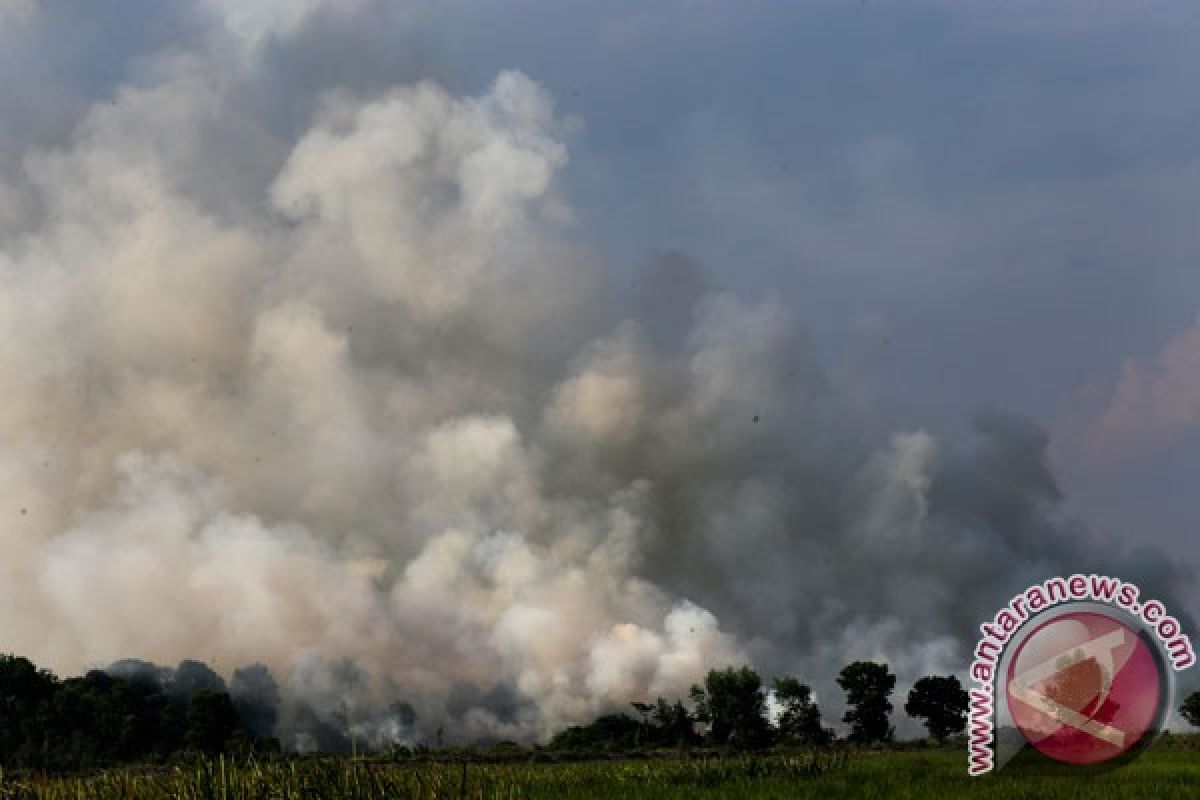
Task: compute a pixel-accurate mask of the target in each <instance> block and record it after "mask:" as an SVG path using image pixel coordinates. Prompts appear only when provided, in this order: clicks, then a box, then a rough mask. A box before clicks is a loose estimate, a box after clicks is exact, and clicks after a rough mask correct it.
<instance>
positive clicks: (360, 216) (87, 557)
mask: <svg viewBox="0 0 1200 800" xmlns="http://www.w3.org/2000/svg"><path fill="white" fill-rule="evenodd" d="M340 5H341V4H339V6H340ZM361 5H362V7H361V8H360V7H358V6H353V5H352V4H348V5H347V6H346V7H345V8H342V7H339V8H336V9H335V8H332V7H326V6H325V5H323V4H321V3H318V2H316V0H313V1H312V2H305V3H299V4H293V3H260V4H252V5H249V6H248V5H245V4H242V3H224V2H213V3H207V4H200V5H198V6H195V7H193V8H191V9H189V11H188V13H187V15H186V16H185V18H184V20H183V21H176V24H175V28H172V30H175V29H178V30H181V31H183V32H184V33H183V38H182V39H180V40H177V41H174V42H173V43H172V44H171V45H170V46H165V45H164V46H163V47H162V48H161V49H158V50H155V51H153V52H152V54H150V55H147V56H145V57H144V58H142V59H141V60H140V61H139V62H138V67H137V69H136V70H134V74H132V75H131V76H130V77H129V78H128V79H122V80H120V81H118V82H117V83H116V84H115V85H114V87H113V88H112V90H111V92H110V93H106V94H105V95H104V96H103V97H100V98H99V99H96V98H92V99H90V100H89V101H88V103H87V105H86V107H84V108H80V109H78V110H77V111H76V112H68V111H64V112H63V113H62V114H60V115H57V116H55V117H54V120H57V121H58V122H57V124H60V125H68V123H69V125H68V127H67V129H65V130H58V131H57V133H55V135H53V136H50V135H47V136H46V137H42V136H40V135H39V136H30V137H29V138H28V139H27V140H19V141H10V142H5V143H4V147H3V148H0V152H3V153H16V154H17V155H14V156H13V157H12V158H8V159H7V160H6V163H4V164H3V166H2V167H0V174H2V175H4V176H6V180H5V183H4V187H3V190H2V191H0V385H3V386H4V387H5V397H4V402H3V403H2V404H0V442H3V445H2V446H0V478H2V480H0V548H2V550H3V553H4V558H3V559H0V587H2V588H0V630H2V631H3V639H2V640H0V647H2V648H3V649H5V650H11V651H15V652H19V653H22V654H27V655H29V656H30V657H32V658H34V659H35V660H37V661H39V662H41V663H44V664H46V665H48V666H51V667H53V668H55V669H58V670H63V671H70V670H79V669H84V668H87V667H89V666H95V665H104V664H109V663H111V662H114V661H117V660H118V659H123V658H127V657H137V658H141V659H146V660H147V662H144V663H141V664H138V663H135V662H128V661H127V662H124V666H123V667H122V668H123V669H125V670H126V671H127V672H128V673H129V674H140V672H145V671H149V672H150V673H153V674H155V675H159V678H157V679H160V680H161V679H163V678H162V675H163V674H165V673H163V672H162V670H161V668H156V667H154V666H153V664H155V663H162V664H175V663H178V662H180V660H181V659H186V658H190V657H195V658H202V659H204V661H205V662H207V663H208V664H209V665H210V666H211V667H212V668H213V670H215V671H216V672H213V671H212V670H209V669H208V667H204V666H203V665H198V664H195V663H193V664H191V665H190V666H189V665H187V664H181V665H180V667H179V668H178V669H176V670H175V671H174V673H173V674H174V678H173V680H174V681H175V682H176V683H181V682H184V681H186V682H187V683H188V685H189V686H191V685H196V686H201V685H203V686H213V685H219V686H222V687H223V686H225V685H226V684H225V680H224V679H222V678H221V677H220V675H218V674H217V673H222V674H224V675H225V676H226V678H227V679H228V681H229V684H228V685H229V688H230V690H231V692H232V693H233V695H234V697H235V700H237V701H238V702H239V703H240V704H241V705H242V707H243V708H244V709H252V710H254V713H253V714H251V716H252V717H253V722H252V724H253V725H255V726H256V727H257V728H258V729H259V730H260V731H261V730H266V729H271V728H277V729H278V730H280V731H282V732H283V733H284V734H285V737H287V738H286V741H285V744H287V745H288V746H293V747H299V748H307V747H318V746H323V747H344V736H345V733H346V731H347V730H350V731H354V732H355V735H359V736H362V737H363V738H364V740H373V741H386V740H391V741H414V740H416V739H418V738H422V737H423V738H424V739H425V740H428V739H430V738H431V737H432V735H433V731H435V730H436V729H439V728H442V729H444V730H445V734H446V737H447V740H448V741H474V740H477V739H480V738H511V739H519V740H523V741H529V740H533V739H537V738H541V737H545V736H547V735H549V734H551V733H553V732H554V731H556V730H558V729H560V728H562V727H563V726H565V725H567V724H571V723H576V722H580V721H582V720H586V719H588V718H589V717H590V716H592V715H595V714H597V713H600V712H602V711H605V710H607V709H610V708H613V707H620V706H622V705H623V704H625V703H627V702H629V701H630V700H638V699H645V698H647V697H652V696H655V695H658V694H665V695H669V696H673V695H680V694H683V693H684V692H685V691H686V688H687V686H688V685H690V684H691V683H693V682H695V681H698V680H700V679H701V678H702V676H703V674H704V672H705V671H706V670H707V669H709V668H710V667H713V666H721V665H725V664H729V663H739V662H742V661H750V662H752V663H754V664H755V665H757V666H758V667H759V668H760V669H762V670H763V671H764V672H765V673H766V674H767V675H771V674H784V673H787V674H799V675H800V676H801V677H803V678H804V679H806V680H809V681H811V682H813V683H815V685H816V686H817V688H818V691H819V692H820V695H821V697H822V698H823V699H825V698H829V700H830V701H831V702H830V708H835V707H836V703H835V702H833V700H834V698H835V697H836V696H837V695H838V693H837V691H836V689H835V688H833V684H832V677H833V676H834V675H835V674H836V670H837V669H838V668H839V667H840V666H841V665H842V664H843V663H845V661H846V660H848V659H852V658H859V657H879V658H886V659H888V660H889V661H890V662H891V663H892V664H893V666H894V667H895V668H896V669H897V670H898V671H899V672H900V674H901V677H902V680H911V679H913V678H915V677H917V676H919V674H922V673H924V672H926V671H929V670H942V671H946V670H951V671H952V670H958V669H960V668H962V666H963V664H964V661H965V656H966V653H967V647H968V646H969V644H968V640H969V638H970V636H971V634H972V631H973V630H974V627H975V625H976V624H977V623H978V622H979V621H980V620H981V619H983V618H984V617H985V616H986V615H989V614H990V612H991V611H992V610H993V608H994V607H996V606H997V605H999V604H1001V603H1003V602H1004V600H1005V599H1006V598H1007V596H1008V595H1009V594H1010V593H1011V592H1012V591H1014V590H1017V589H1020V588H1022V587H1024V586H1025V585H1026V584H1027V583H1029V582H1032V581H1035V580H1039V579H1041V578H1043V577H1045V576H1046V575H1048V574H1053V573H1058V572H1062V571H1075V570H1080V569H1089V568H1093V567H1096V566H1098V565H1101V564H1113V563H1117V564H1119V565H1120V566H1119V567H1116V568H1113V571H1114V572H1119V573H1120V574H1122V575H1124V576H1125V577H1129V578H1136V579H1140V580H1143V581H1144V582H1146V583H1147V588H1148V589H1152V590H1154V591H1157V592H1159V593H1163V594H1169V592H1170V591H1172V590H1173V589H1175V588H1178V587H1179V586H1181V585H1183V583H1182V582H1183V581H1184V580H1185V579H1186V577H1187V576H1183V575H1179V574H1177V572H1176V570H1175V568H1173V567H1172V566H1170V565H1169V564H1167V563H1166V562H1165V561H1163V560H1162V559H1158V558H1156V557H1155V556H1154V555H1153V554H1152V553H1151V554H1146V553H1142V554H1140V555H1138V556H1137V557H1136V558H1133V559H1132V560H1129V559H1126V558H1125V556H1124V555H1122V554H1121V553H1120V552H1119V548H1113V547H1107V548H1105V549H1104V550H1102V551H1096V552H1102V553H1103V555H1102V556H1098V555H1095V554H1094V552H1093V551H1092V550H1090V549H1087V548H1088V545H1089V543H1090V542H1091V541H1092V540H1091V539H1090V537H1089V536H1088V535H1087V534H1086V532H1085V531H1082V530H1081V529H1080V528H1079V526H1078V525H1077V524H1076V523H1073V522H1072V521H1071V520H1070V519H1067V518H1065V517H1064V516H1063V514H1062V512H1061V511H1060V508H1059V504H1060V496H1059V490H1058V488H1057V486H1056V484H1055V481H1054V478H1053V475H1052V473H1051V470H1050V467H1049V465H1048V460H1047V455H1046V449H1047V440H1046V437H1045V436H1044V435H1043V434H1042V433H1041V432H1040V431H1038V430H1037V429H1036V428H1035V427H1034V426H1033V425H1032V424H1030V423H1028V422H1025V421H1023V420H1020V419H1016V418H1010V417H1006V416H1004V415H1000V414H986V415H983V416H981V417H980V418H979V419H978V420H977V421H976V425H975V435H974V438H973V439H972V440H971V441H969V442H946V441H941V440H939V439H937V438H935V437H934V436H932V435H931V434H929V433H926V432H923V431H920V430H914V431H900V432H891V431H885V430H880V429H879V427H878V426H877V425H876V423H875V422H874V421H872V420H871V419H867V418H864V417H863V416H862V415H861V414H860V413H859V412H856V411H854V410H853V406H854V404H851V403H848V402H847V401H846V399H845V398H846V394H845V392H844V391H843V390H842V389H839V387H838V386H837V385H835V383H834V382H833V381H832V380H831V379H830V378H829V377H828V375H827V372H826V370H824V369H823V368H822V365H821V364H820V362H819V358H818V356H817V354H815V353H814V352H813V351H812V349H811V347H810V344H809V342H808V341H807V340H806V338H805V336H804V335H803V331H802V329H801V327H800V326H799V321H797V320H794V319H792V318H791V317H790V315H789V313H788V311H787V309H785V308H783V307H782V306H781V305H780V304H778V303H777V302H775V301H772V300H770V299H767V300H763V301H749V300H746V299H744V298H740V297H738V296H737V295H736V294H733V293H727V292H722V291H720V290H719V289H714V288H713V287H711V286H710V285H709V284H708V282H707V281H706V280H705V279H704V277H703V275H702V271H701V270H700V269H699V268H698V267H696V266H695V265H693V264H692V263H691V262H690V261H688V259H687V258H685V257H683V256H680V255H677V254H673V255H668V256H665V257H663V258H662V259H660V260H659V261H658V262H657V263H656V264H655V265H653V266H652V267H651V268H650V270H649V274H648V275H647V279H646V281H645V282H644V287H645V290H644V291H643V292H641V293H639V296H638V297H636V298H634V299H626V298H624V297H623V295H622V292H621V291H620V290H619V288H618V287H616V286H615V285H613V283H611V282H610V281H608V280H607V279H606V267H605V265H604V264H603V263H601V262H600V260H599V258H598V257H597V256H596V255H594V254H593V253H592V252H590V251H589V250H588V248H587V247H586V246H585V245H582V244H580V242H585V241H586V240H587V235H586V231H587V227H586V226H587V222H586V219H582V218H580V216H579V215H578V214H577V212H576V211H574V210H573V208H572V206H571V203H570V198H569V197H567V196H566V192H565V191H564V189H563V186H562V185H561V180H560V175H561V171H562V170H563V168H564V166H565V165H566V164H567V162H568V159H569V152H570V151H569V145H570V144H571V140H572V136H573V135H574V131H576V130H577V129H578V126H579V125H580V124H581V123H580V121H579V120H573V119H569V118H564V117H563V116H562V115H561V114H559V113H558V112H557V111H556V109H555V105H554V100H553V98H552V97H551V96H550V94H549V93H548V92H547V91H546V90H545V89H544V88H542V86H540V85H539V83H538V82H537V81H536V80H535V79H534V78H532V77H530V76H527V75H524V74H521V73H518V72H505V73H502V74H500V75H498V76H496V77H495V78H494V80H492V81H491V83H490V84H489V85H487V86H486V87H484V88H483V89H481V90H479V91H477V92H467V93H464V92H460V91H450V90H448V89H447V88H444V86H442V85H441V84H439V83H438V82H436V81H433V80H409V79H407V78H404V77H403V76H402V78H401V79H399V80H396V81H393V82H390V84H385V83H384V82H382V81H381V80H380V78H379V76H378V75H376V76H374V77H373V78H372V79H371V80H367V79H363V80H362V81H361V83H360V84H356V83H354V82H352V81H348V82H346V83H343V84H340V85H329V86H320V87H317V88H318V89H319V91H318V90H314V89H313V87H311V86H309V85H307V84H305V85H302V86H300V88H297V84H288V83H287V82H286V81H285V80H284V78H283V77H282V76H281V74H280V73H279V71H278V64H279V63H280V61H281V59H282V60H286V59H287V58H289V57H292V58H298V56H297V55H296V54H295V53H296V50H297V49H298V48H304V47H312V46H314V45H313V42H314V41H317V40H319V38H320V31H321V30H322V27H321V26H322V25H329V26H333V27H335V28H336V26H337V25H339V24H341V23H339V21H338V18H339V15H346V14H356V13H357V14H368V13H369V9H368V8H367V6H368V4H361ZM347 8H348V9H349V10H347ZM0 9H4V11H3V13H2V14H0V25H7V26H9V27H8V28H7V29H6V30H5V32H4V33H3V34H2V35H4V36H9V37H12V36H18V35H21V31H25V32H27V34H28V35H35V34H36V32H37V31H39V30H43V28H39V23H38V15H39V14H40V13H42V12H40V11H39V10H38V9H37V7H36V6H35V5H34V4H32V3H27V2H24V3H20V2H19V3H8V4H6V5H2V6H0ZM18 19H19V20H20V28H19V29H18V28H17V27H16V26H17V24H18V23H17V20H18ZM31 31H32V32H33V33H29V32H31ZM289 54H291V55H289ZM267 95H270V96H271V98H272V102H259V101H260V100H262V99H263V98H264V97H266V96H267ZM289 103H290V104H291V105H290V108H289V110H288V113H287V114H286V115H280V114H279V113H277V112H278V109H279V108H280V107H281V105H286V104H289ZM68 105H70V104H69V103H68ZM582 124H586V120H583V121H582ZM27 134H28V131H25V132H24V133H22V135H27ZM47 141H50V142H61V144H57V143H56V144H53V145H47V144H45V143H44V142H47ZM1122 567H1124V568H1122ZM251 664H256V665H258V666H255V667H245V665H251ZM117 669H118V667H116V666H114V670H117ZM235 669H236V670H237V671H236V672H235ZM280 697H283V698H284V700H283V701H282V705H281V701H280ZM277 709H278V711H277ZM339 715H340V716H339ZM339 737H342V738H341V739H339Z"/></svg>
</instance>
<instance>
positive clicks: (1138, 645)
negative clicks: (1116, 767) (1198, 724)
mask: <svg viewBox="0 0 1200 800" xmlns="http://www.w3.org/2000/svg"><path fill="white" fill-rule="evenodd" d="M1005 688H1006V691H1007V695H1008V708H1009V712H1010V713H1011V714H1012V718H1013V722H1014V723H1016V725H1017V727H1018V728H1019V729H1020V731H1021V733H1022V734H1023V735H1024V736H1025V739H1026V740H1027V741H1028V742H1029V743H1030V744H1032V745H1033V746H1034V747H1036V748H1037V749H1038V750H1040V751H1041V752H1042V753H1044V754H1045V755H1047V756H1049V757H1050V758H1053V759H1055V760H1057V761H1063V762H1066V763H1069V764H1097V763H1100V762H1101V761H1107V760H1109V759H1111V758H1116V757H1117V756H1119V755H1122V754H1123V753H1126V752H1128V751H1129V750H1130V749H1131V748H1133V747H1134V746H1136V745H1137V744H1138V743H1139V742H1140V741H1142V740H1143V738H1144V737H1145V736H1146V734H1147V732H1149V731H1151V729H1152V728H1153V727H1154V725H1155V723H1156V722H1157V719H1158V715H1159V709H1160V706H1161V702H1162V699H1163V696H1164V692H1165V687H1164V686H1163V680H1162V677H1161V673H1160V670H1159V664H1158V661H1157V659H1156V658H1155V655H1154V653H1153V652H1152V650H1151V649H1150V647H1149V646H1148V645H1147V644H1146V642H1145V641H1144V640H1143V638H1142V637H1141V636H1139V635H1138V634H1137V632H1136V631H1134V630H1133V629H1132V628H1130V627H1129V626H1128V625H1126V624H1125V623H1124V622H1121V621H1120V620H1118V619H1116V618H1114V617H1110V616H1108V615H1107V614H1102V613H1097V612H1091V611H1076V612H1068V613H1066V614H1062V615H1061V616H1057V617H1055V618H1053V619H1051V620H1049V621H1047V622H1045V623H1043V624H1041V625H1039V626H1038V627H1037V628H1035V629H1034V630H1033V631H1032V632H1031V633H1030V634H1029V635H1028V636H1026V637H1025V640H1024V641H1022V642H1021V643H1020V646H1019V647H1018V648H1017V650H1016V652H1015V654H1014V655H1013V658H1012V661H1011V662H1010V663H1009V666H1008V680H1007V682H1006V684H1005Z"/></svg>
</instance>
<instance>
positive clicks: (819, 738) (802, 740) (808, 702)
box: [775, 678, 833, 745]
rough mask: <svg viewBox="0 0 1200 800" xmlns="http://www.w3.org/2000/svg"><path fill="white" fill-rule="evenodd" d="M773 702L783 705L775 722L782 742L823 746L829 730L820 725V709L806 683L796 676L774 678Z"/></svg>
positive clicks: (827, 738) (831, 735) (831, 734)
mask: <svg viewBox="0 0 1200 800" xmlns="http://www.w3.org/2000/svg"><path fill="white" fill-rule="evenodd" d="M775 701H776V702H777V703H779V705H780V706H781V707H782V709H781V711H780V713H779V720H778V722H777V723H776V729H777V730H778V732H779V738H780V739H781V740H782V741H785V742H790V743H794V744H805V745H823V744H828V743H829V741H830V740H831V739H832V738H833V733H832V731H830V730H828V729H826V728H822V727H821V711H820V709H818V708H817V704H816V703H815V702H813V697H812V689H810V688H809V687H808V686H807V685H806V684H803V683H800V681H798V680H796V679H795V678H776V679H775Z"/></svg>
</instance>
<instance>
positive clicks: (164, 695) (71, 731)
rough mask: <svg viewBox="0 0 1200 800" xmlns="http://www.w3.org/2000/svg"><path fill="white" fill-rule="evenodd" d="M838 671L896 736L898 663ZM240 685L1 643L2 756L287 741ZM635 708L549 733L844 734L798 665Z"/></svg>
mask: <svg viewBox="0 0 1200 800" xmlns="http://www.w3.org/2000/svg"><path fill="white" fill-rule="evenodd" d="M156 669H158V670H159V672H155V670H156ZM164 672H169V673H170V675H169V677H168V676H166V675H165V674H162V673H164ZM837 683H838V685H839V686H840V687H841V689H842V691H843V692H844V693H845V700H846V712H845V714H844V715H843V717H842V722H843V723H844V724H845V726H846V730H847V734H846V737H845V741H847V742H849V743H853V744H859V745H864V746H872V745H879V744H883V743H886V742H890V741H891V740H892V739H893V737H894V735H895V728H894V727H893V726H892V722H891V717H892V713H893V711H894V708H893V705H892V695H893V693H894V691H895V686H896V676H895V675H894V674H893V673H892V672H891V670H890V669H889V667H888V665H887V664H881V663H876V662H871V661H855V662H853V663H851V664H847V665H846V666H845V667H844V668H843V669H842V670H841V672H840V673H839V674H838V678H837ZM232 687H233V689H234V691H233V692H232V693H231V692H229V691H226V690H225V684H224V681H223V680H222V679H221V678H220V677H219V676H218V675H216V673H214V672H213V671H212V670H211V669H209V668H208V667H206V666H205V665H203V664H201V663H200V662H194V661H184V662H183V663H181V664H180V665H179V667H177V668H176V669H174V670H163V669H161V668H154V667H153V665H148V664H145V663H144V662H118V664H115V665H113V666H112V667H110V668H109V669H108V670H92V671H90V672H88V673H87V674H85V675H83V676H81V677H76V678H67V679H60V678H58V677H57V676H55V675H54V674H53V673H51V672H49V671H47V670H44V669H39V668H37V667H36V666H35V665H34V664H33V663H32V662H31V661H29V660H28V659H25V658H21V657H18V656H11V655H8V656H4V655H0V766H2V767H10V768H11V767H26V768H38V769H59V770H64V769H81V768H88V767H93V766H104V765H113V764H122V763H139V762H161V761H164V760H167V759H170V758H172V757H177V756H180V755H186V754H206V755H215V754H218V753H241V754H249V753H259V754H264V753H277V752H279V751H280V745H279V742H278V740H277V739H275V738H273V737H272V734H273V732H274V728H275V722H276V719H275V717H276V707H277V705H278V700H279V698H278V690H277V687H276V686H275V684H274V681H273V680H272V679H271V678H270V674H269V672H267V670H266V668H265V667H262V666H254V667H247V668H243V669H242V670H238V671H237V672H236V673H235V674H234V683H233V684H232ZM967 705H968V696H967V692H966V691H965V690H964V689H963V687H962V685H961V684H960V683H959V681H958V679H957V678H956V677H954V676H953V675H928V676H926V677H923V678H921V679H920V680H918V681H917V682H916V683H915V684H914V685H913V687H912V689H911V690H910V691H909V693H908V696H907V698H906V702H905V703H904V711H905V712H906V713H907V714H908V715H909V716H911V717H913V718H915V719H918V720H920V721H921V722H922V723H923V724H924V725H925V727H926V728H927V730H928V731H929V735H930V736H931V737H932V738H934V739H936V740H938V741H939V742H943V741H945V740H946V739H947V738H949V737H951V736H953V735H955V734H958V733H961V732H962V731H963V730H964V728H965V725H966V718H967ZM631 707H632V709H633V711H634V712H635V713H634V715H630V714H627V713H614V714H607V715H604V716H601V717H599V718H597V719H596V720H594V721H593V722H591V723H590V724H587V725H577V726H573V727H570V728H567V729H566V730H564V731H562V732H560V733H558V734H557V735H556V736H554V737H553V738H552V739H551V741H550V742H549V745H548V746H549V747H550V748H551V749H555V750H571V751H576V752H594V751H619V750H636V749H639V748H653V747H687V746H692V745H710V746H718V747H731V748H736V749H759V748H766V747H771V746H775V745H784V746H788V745H797V746H824V745H828V744H831V743H833V741H834V740H835V735H834V731H833V730H832V729H831V728H829V727H827V726H825V725H824V723H823V721H822V717H821V712H820V709H819V708H818V706H817V703H816V699H815V697H814V695H813V692H812V689H811V687H809V686H808V685H807V684H805V683H802V682H800V681H799V680H798V679H796V678H793V677H783V678H776V679H774V680H773V681H772V682H771V684H770V685H769V686H767V685H764V683H763V681H762V679H761V677H760V676H759V674H758V673H757V672H755V671H754V670H753V669H751V668H750V667H748V666H742V667H727V668H724V669H714V670H711V671H709V673H708V674H707V676H706V677H705V679H704V682H703V684H697V685H695V686H693V687H692V688H691V690H690V691H689V692H688V694H687V700H686V703H685V701H684V700H683V699H681V698H676V699H674V700H668V699H667V698H663V697H660V698H658V699H657V700H656V701H655V702H653V703H645V702H634V703H632V704H631ZM1180 712H1181V714H1182V716H1183V718H1184V719H1186V720H1187V721H1188V722H1189V723H1191V724H1192V725H1195V726H1198V727H1200V692H1194V693H1192V694H1191V695H1189V696H1188V697H1187V698H1186V700H1185V701H1184V703H1183V705H1182V706H1181V707H1180ZM332 741H333V740H332V739H331V740H330V742H332ZM321 749H322V750H325V749H326V747H325V746H324V745H322V746H321Z"/></svg>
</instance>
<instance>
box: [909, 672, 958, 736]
mask: <svg viewBox="0 0 1200 800" xmlns="http://www.w3.org/2000/svg"><path fill="white" fill-rule="evenodd" d="M968 699H969V698H968V697H967V692H966V690H965V689H963V687H962V684H961V683H959V682H958V678H956V677H954V676H953V675H927V676H925V677H924V678H921V680H919V681H917V682H916V683H915V684H913V687H912V690H911V691H910V692H909V693H908V700H907V701H906V702H905V703H904V710H905V711H906V712H907V713H908V715H909V716H910V717H914V718H916V719H924V720H925V727H926V728H928V729H929V735H930V736H932V737H933V738H935V739H937V740H938V742H939V743H941V742H944V741H946V737H947V736H949V735H950V734H952V733H961V732H962V731H963V730H964V729H965V728H966V727H967V702H968Z"/></svg>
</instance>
